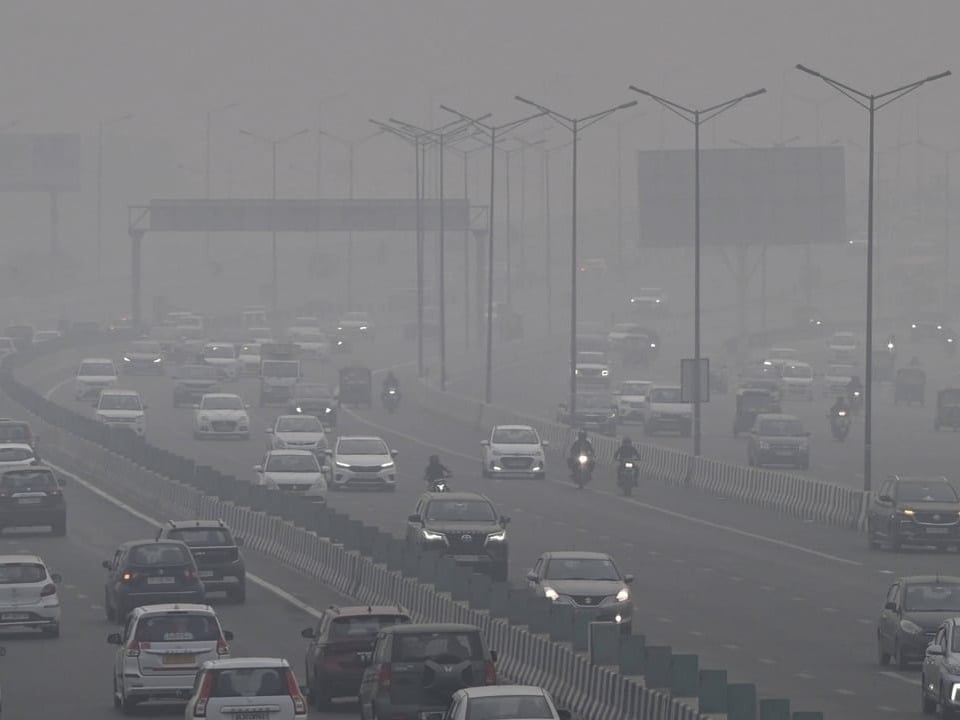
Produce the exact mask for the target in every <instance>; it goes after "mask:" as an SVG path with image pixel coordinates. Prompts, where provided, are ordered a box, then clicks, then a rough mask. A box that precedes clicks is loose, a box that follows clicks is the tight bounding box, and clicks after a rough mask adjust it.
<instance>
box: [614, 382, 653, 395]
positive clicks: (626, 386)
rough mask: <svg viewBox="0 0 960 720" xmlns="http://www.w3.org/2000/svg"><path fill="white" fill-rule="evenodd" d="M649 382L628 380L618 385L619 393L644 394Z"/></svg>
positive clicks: (647, 390)
mask: <svg viewBox="0 0 960 720" xmlns="http://www.w3.org/2000/svg"><path fill="white" fill-rule="evenodd" d="M650 387H651V384H650V383H645V382H628V383H623V385H621V386H620V394H621V395H646V394H647V393H648V392H649V391H650Z"/></svg>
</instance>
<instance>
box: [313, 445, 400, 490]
mask: <svg viewBox="0 0 960 720" xmlns="http://www.w3.org/2000/svg"><path fill="white" fill-rule="evenodd" d="M397 454H398V453H397V451H396V450H391V449H390V446H389V445H387V443H385V442H384V441H383V439H382V438H378V437H374V436H361V435H343V436H341V437H339V438H337V442H336V443H334V446H333V450H332V451H331V452H330V453H329V456H330V468H331V476H332V477H331V487H332V488H333V489H334V490H340V489H342V488H352V487H374V488H379V489H382V490H388V491H390V492H393V491H394V490H396V489H397V464H396V457H397Z"/></svg>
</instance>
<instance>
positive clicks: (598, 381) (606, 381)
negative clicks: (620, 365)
mask: <svg viewBox="0 0 960 720" xmlns="http://www.w3.org/2000/svg"><path fill="white" fill-rule="evenodd" d="M577 384H578V385H585V386H588V387H610V376H609V375H608V376H607V377H602V376H599V377H598V376H591V375H587V376H583V375H577Z"/></svg>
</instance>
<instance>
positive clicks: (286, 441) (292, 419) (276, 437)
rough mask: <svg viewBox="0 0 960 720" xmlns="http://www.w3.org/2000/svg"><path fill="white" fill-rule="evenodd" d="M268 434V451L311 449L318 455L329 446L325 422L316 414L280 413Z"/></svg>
mask: <svg viewBox="0 0 960 720" xmlns="http://www.w3.org/2000/svg"><path fill="white" fill-rule="evenodd" d="M267 435H269V436H270V437H269V439H268V442H267V450H268V451H269V450H283V449H288V450H309V451H310V452H312V453H314V454H315V455H316V454H323V451H324V450H326V449H327V447H328V445H327V434H326V433H325V432H324V430H323V423H322V422H320V420H319V418H317V417H316V416H314V415H279V416H277V419H276V421H275V422H274V423H273V427H271V428H267Z"/></svg>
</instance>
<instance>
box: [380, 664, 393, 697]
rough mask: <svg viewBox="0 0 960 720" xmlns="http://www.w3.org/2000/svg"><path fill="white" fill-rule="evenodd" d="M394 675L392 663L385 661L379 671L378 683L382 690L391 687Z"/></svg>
mask: <svg viewBox="0 0 960 720" xmlns="http://www.w3.org/2000/svg"><path fill="white" fill-rule="evenodd" d="M392 675H393V673H392V672H391V671H390V665H388V664H387V663H384V664H383V665H381V666H380V671H379V672H378V673H377V685H378V686H379V687H380V689H381V690H387V689H389V688H390V681H391V679H392Z"/></svg>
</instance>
